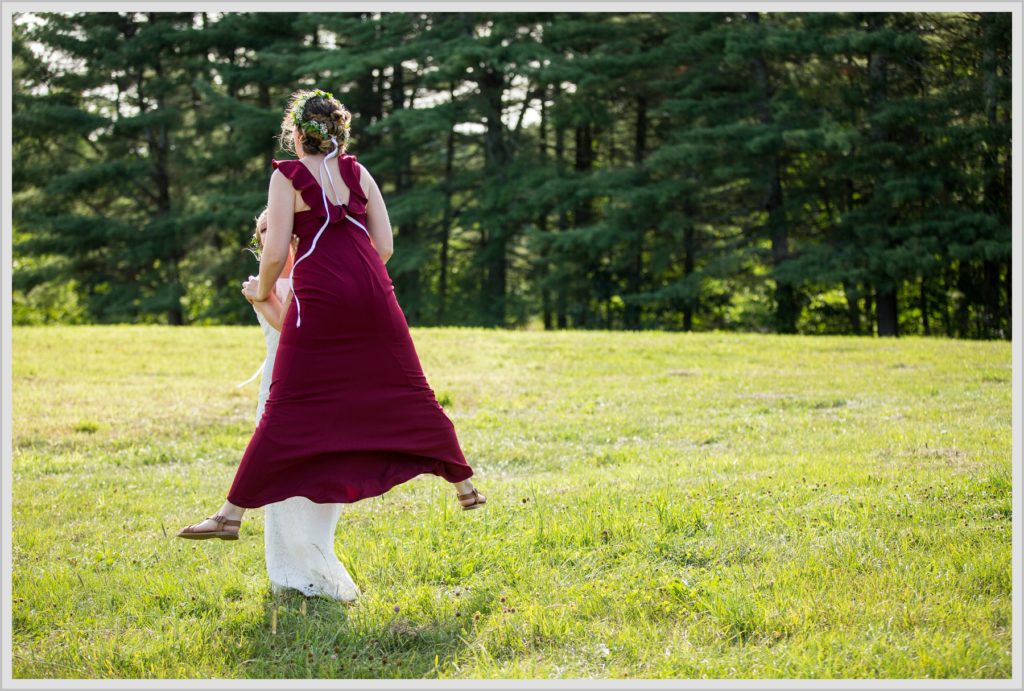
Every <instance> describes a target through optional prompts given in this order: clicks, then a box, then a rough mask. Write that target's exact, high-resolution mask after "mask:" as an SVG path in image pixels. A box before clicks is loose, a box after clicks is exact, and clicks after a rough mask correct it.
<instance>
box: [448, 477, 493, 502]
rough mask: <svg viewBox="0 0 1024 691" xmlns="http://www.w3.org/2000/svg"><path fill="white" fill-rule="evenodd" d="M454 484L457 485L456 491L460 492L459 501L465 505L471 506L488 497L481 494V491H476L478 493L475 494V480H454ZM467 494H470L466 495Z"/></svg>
mask: <svg viewBox="0 0 1024 691" xmlns="http://www.w3.org/2000/svg"><path fill="white" fill-rule="evenodd" d="M452 484H453V485H455V491H456V492H458V493H459V496H460V499H459V503H460V504H462V505H463V506H470V505H472V504H475V503H477V501H485V500H486V499H487V497H485V496H484V495H483V494H480V492H476V495H474V487H473V482H472V481H471V480H469V479H466V480H463V481H461V482H453V483H452ZM467 494H468V495H469V496H465V495H467ZM477 495H478V496H479V499H477Z"/></svg>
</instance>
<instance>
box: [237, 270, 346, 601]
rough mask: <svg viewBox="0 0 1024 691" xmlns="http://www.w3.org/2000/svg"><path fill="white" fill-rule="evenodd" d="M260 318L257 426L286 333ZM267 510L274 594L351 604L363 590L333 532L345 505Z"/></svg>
mask: <svg viewBox="0 0 1024 691" xmlns="http://www.w3.org/2000/svg"><path fill="white" fill-rule="evenodd" d="M277 294H278V297H280V298H281V301H282V302H283V301H284V298H285V296H287V294H288V279H286V278H282V279H279V280H278V282H277ZM256 318H257V319H259V322H260V326H261V327H262V328H263V336H264V338H265V339H266V342H267V359H266V361H265V362H264V364H263V374H262V376H261V377H260V397H259V403H258V404H257V406H256V424H257V425H258V424H259V421H260V418H261V417H262V416H263V406H264V404H265V403H266V400H267V396H268V395H269V393H270V379H271V374H272V373H273V371H274V357H275V356H276V355H277V342H278V339H279V338H280V336H281V334H280V332H278V331H277V330H276V329H275V328H274V327H272V326H270V324H269V323H267V320H266V318H265V317H264V316H263V315H262V314H260V313H259V311H257V312H256ZM263 508H264V535H265V540H264V542H265V547H266V553H267V574H268V575H269V576H270V587H271V589H272V590H273V591H274V592H275V593H277V592H281V591H282V590H284V589H286V588H293V589H295V590H298V591H301V592H302V593H304V594H305V595H307V596H312V595H322V596H324V597H329V598H332V599H334V600H344V601H348V602H350V601H352V600H355V599H356V598H357V597H359V595H360V592H359V588H358V587H357V586H356V584H355V583H354V582H353V581H352V578H351V577H350V576H349V575H348V571H346V570H345V567H344V566H342V564H341V562H340V561H338V557H337V556H336V555H335V553H334V531H335V528H336V527H337V525H338V518H339V517H340V516H341V508H342V505H341V504H317V503H316V502H314V501H311V500H309V499H307V498H306V497H289V498H288V499H285V500H284V501H279V502H274V503H273V504H266V505H265V506H264V507H263Z"/></svg>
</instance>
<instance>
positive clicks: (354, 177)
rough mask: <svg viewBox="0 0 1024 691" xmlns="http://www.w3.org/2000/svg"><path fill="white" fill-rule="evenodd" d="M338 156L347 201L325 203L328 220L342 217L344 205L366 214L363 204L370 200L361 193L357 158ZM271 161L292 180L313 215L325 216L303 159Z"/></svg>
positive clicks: (311, 176) (318, 189)
mask: <svg viewBox="0 0 1024 691" xmlns="http://www.w3.org/2000/svg"><path fill="white" fill-rule="evenodd" d="M338 158H339V160H338V167H339V168H340V169H341V179H342V180H344V181H345V185H346V186H347V187H348V188H349V200H348V203H346V204H343V205H341V206H338V205H335V204H333V203H329V204H328V205H327V206H328V208H329V209H330V222H331V223H334V222H336V221H338V220H340V219H342V218H344V211H345V209H346V208H347V210H348V211H349V212H350V213H353V214H357V215H360V214H363V213H365V212H366V204H367V202H368V201H369V199H367V197H366V195H365V194H363V188H362V186H360V184H359V179H360V177H361V173H360V170H359V165H358V164H357V163H356V157H355V156H354V155H353V154H342V155H341V156H339V157H338ZM270 164H271V165H272V166H273V167H274V169H275V170H280V171H281V173H283V174H284V176H285V177H286V178H288V179H289V180H291V182H292V187H294V188H295V189H296V190H298V191H299V194H301V195H302V201H304V202H306V206H308V207H309V208H310V209H312V211H313V213H314V214H316V215H317V216H319V217H320V218H326V217H327V213H328V212H327V211H325V210H324V204H323V201H322V195H321V191H320V185H319V183H317V181H316V178H315V177H313V174H312V173H310V172H309V168H307V167H306V166H305V164H303V163H302V161H299V160H295V159H285V160H282V161H278V160H276V159H273V160H271V162H270Z"/></svg>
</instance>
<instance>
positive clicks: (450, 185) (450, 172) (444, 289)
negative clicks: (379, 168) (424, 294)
mask: <svg viewBox="0 0 1024 691" xmlns="http://www.w3.org/2000/svg"><path fill="white" fill-rule="evenodd" d="M448 94H449V96H450V97H451V100H452V103H454V102H455V87H454V86H452V87H449V90H448ZM457 120H458V118H457V116H456V115H455V113H454V111H453V113H452V122H451V126H450V127H449V128H448V142H447V146H446V147H445V153H444V215H443V217H442V218H441V256H440V257H439V259H440V265H441V270H440V276H439V277H438V293H439V295H438V299H437V323H438V324H443V323H444V310H445V306H446V305H447V302H448V242H449V239H450V238H451V232H452V230H451V228H452V194H453V192H454V186H455V180H454V171H455V125H456V124H457Z"/></svg>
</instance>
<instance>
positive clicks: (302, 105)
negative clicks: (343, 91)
mask: <svg viewBox="0 0 1024 691" xmlns="http://www.w3.org/2000/svg"><path fill="white" fill-rule="evenodd" d="M313 96H319V97H320V98H322V99H324V100H325V101H328V100H331V99H333V98H334V94H332V93H331V92H329V91H321V90H320V89H313V90H312V91H310V92H308V93H306V95H305V96H303V97H302V98H301V99H299V100H298V101H296V102H295V107H294V108H292V120H294V121H295V125H296V126H297V127H298V128H299V129H300V130H302V131H303V132H305V133H306V134H312V135H315V136H317V137H319V138H320V139H328V138H329V137H330V136H331V134H330V132H328V131H327V125H325V124H324V123H322V122H320V121H319V120H303V119H302V113H303V111H305V109H306V101H308V100H309V99H310V98H312V97H313ZM342 127H343V128H344V129H345V130H348V129H349V125H348V124H345V125H342Z"/></svg>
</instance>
